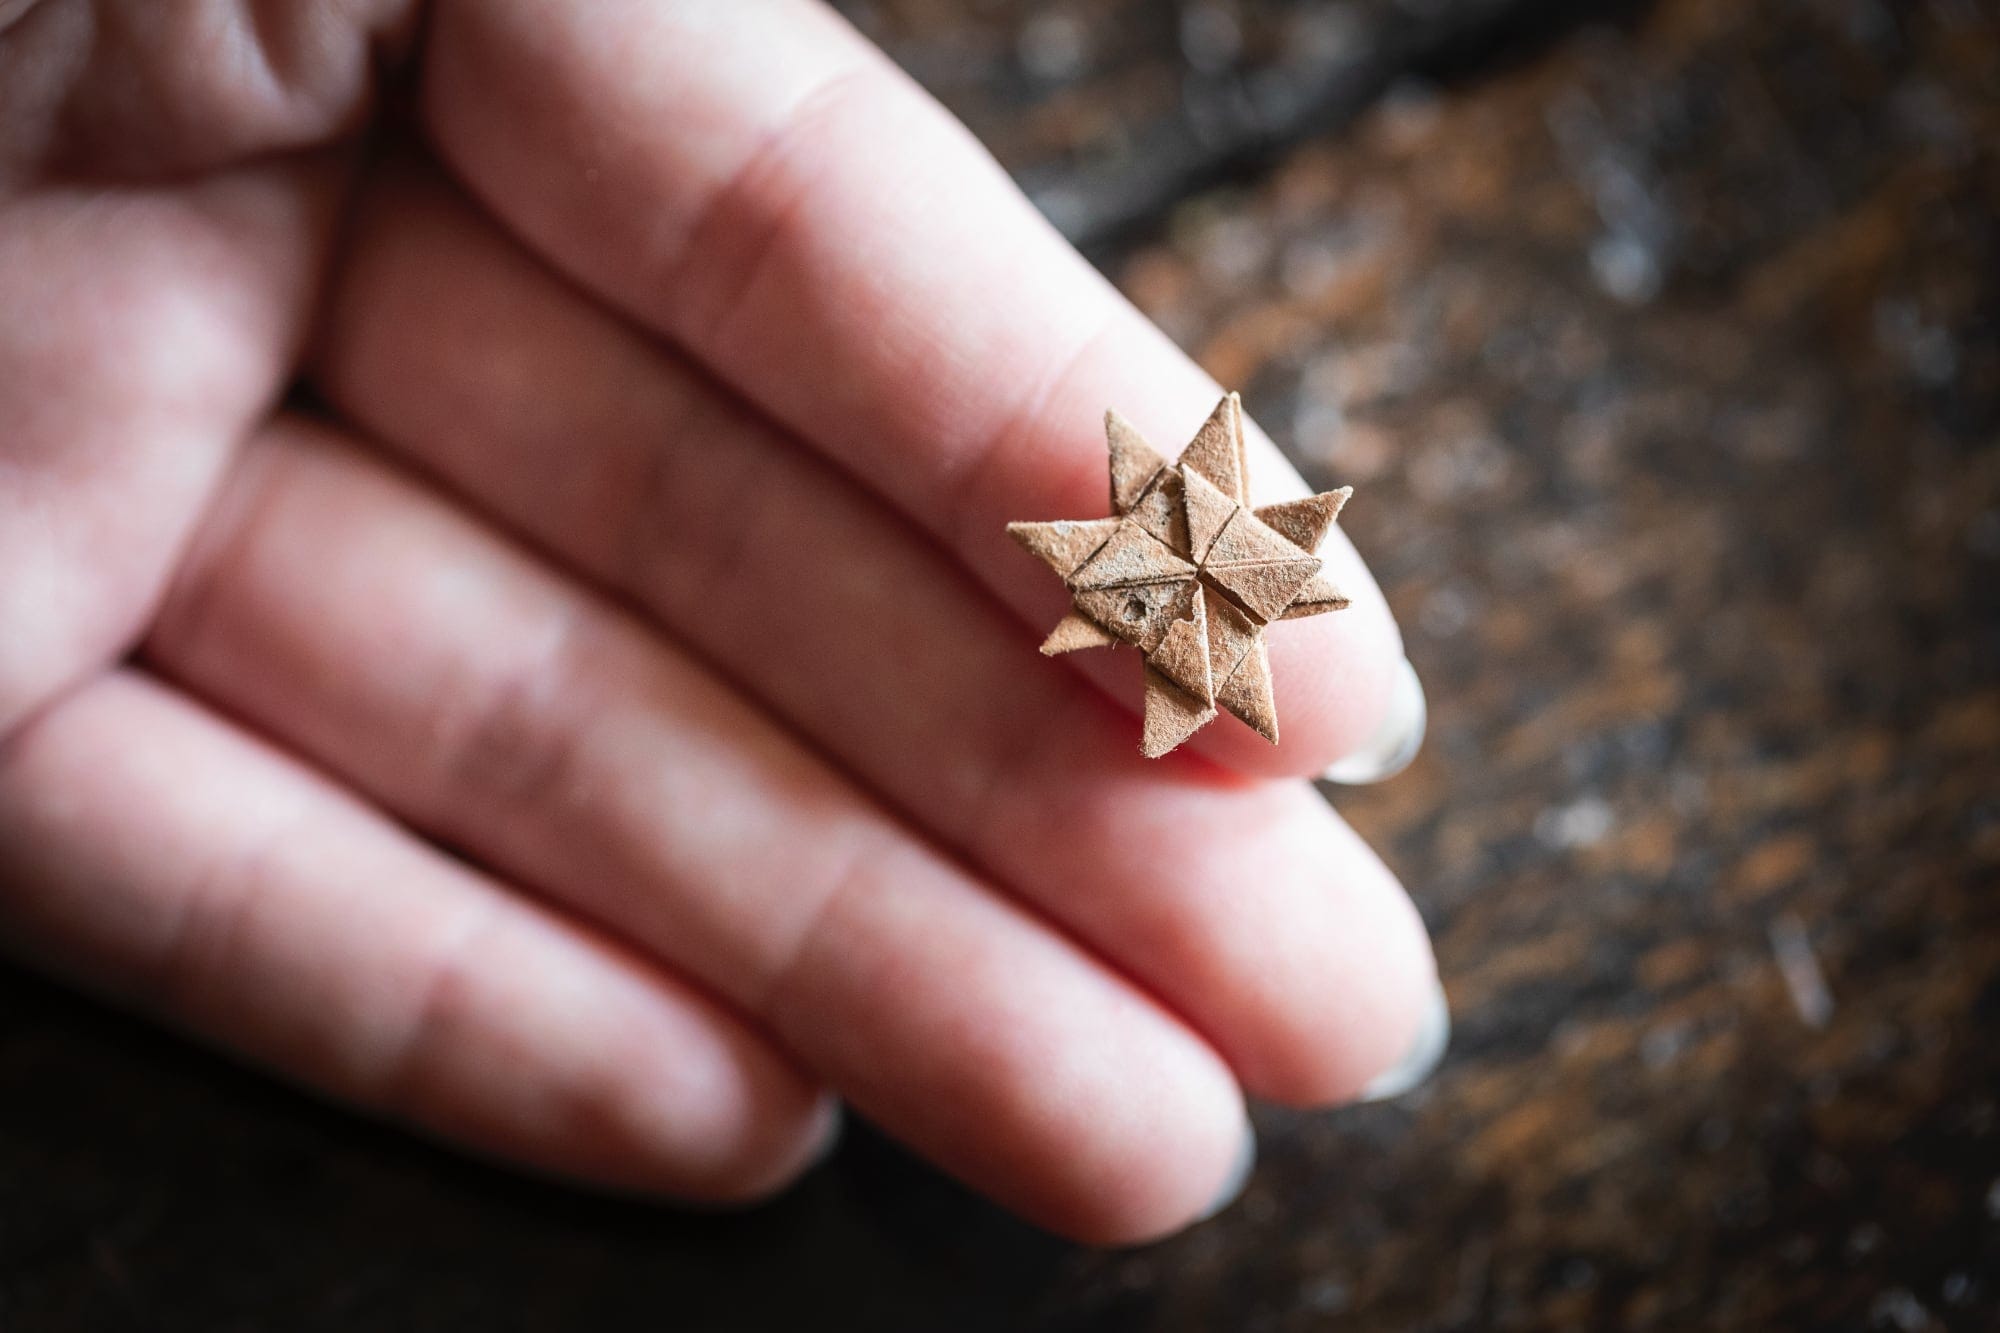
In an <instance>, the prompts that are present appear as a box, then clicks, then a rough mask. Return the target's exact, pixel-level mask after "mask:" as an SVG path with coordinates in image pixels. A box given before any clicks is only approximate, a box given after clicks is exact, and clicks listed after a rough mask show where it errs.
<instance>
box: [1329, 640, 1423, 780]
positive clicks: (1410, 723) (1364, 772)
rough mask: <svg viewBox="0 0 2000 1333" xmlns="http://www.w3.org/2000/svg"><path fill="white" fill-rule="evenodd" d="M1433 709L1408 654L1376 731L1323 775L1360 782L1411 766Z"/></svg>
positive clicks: (1389, 776)
mask: <svg viewBox="0 0 2000 1333" xmlns="http://www.w3.org/2000/svg"><path fill="white" fill-rule="evenodd" d="M1429 718H1430V709H1429V708H1428V707H1427V706H1426V705H1425V703H1424V686H1423V682H1422V681H1420V680H1418V679H1417V669H1416V668H1415V667H1413V666H1411V665H1410V659H1409V658H1407V657H1406V658H1404V659H1403V661H1402V663H1401V665H1399V666H1398V667H1397V668H1396V682H1395V684H1394V685H1393V686H1391V687H1390V690H1389V711H1388V712H1387V713H1386V714H1384V715H1383V718H1382V725H1381V726H1379V727H1377V728H1376V729H1375V734H1374V735H1373V736H1371V737H1370V738H1369V739H1368V743H1367V744H1366V745H1363V746H1362V747H1361V748H1360V749H1359V750H1356V751H1355V752H1354V753H1353V754H1350V755H1347V756H1346V757H1345V758H1342V759H1340V760H1339V761H1337V762H1336V763H1335V764H1334V765H1333V766H1332V767H1331V768H1329V769H1327V770H1326V772H1325V773H1323V774H1321V775H1320V776H1321V777H1322V778H1323V779H1324V780H1325V781H1327V782H1339V783H1343V784H1345V785H1347V786H1358V785H1359V784H1361V783H1364V782H1380V781H1382V779H1384V778H1392V777H1394V776H1396V774H1398V773H1400V772H1402V771H1403V770H1404V769H1406V768H1408V767H1409V766H1410V761H1411V760H1412V759H1415V758H1416V757H1417V751H1418V750H1421V749H1422V748H1423V746H1424V727H1425V725H1426V724H1427V723H1428V721H1429Z"/></svg>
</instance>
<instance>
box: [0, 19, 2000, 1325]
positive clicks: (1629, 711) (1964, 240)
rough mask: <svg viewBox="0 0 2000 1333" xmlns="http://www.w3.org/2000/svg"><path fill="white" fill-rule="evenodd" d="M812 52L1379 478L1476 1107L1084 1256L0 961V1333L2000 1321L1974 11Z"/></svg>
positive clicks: (1990, 484) (1988, 342)
mask: <svg viewBox="0 0 2000 1333" xmlns="http://www.w3.org/2000/svg"><path fill="white" fill-rule="evenodd" d="M841 7H842V8H843V9H844V10H846V11H847V12H848V13H849V15H850V16H851V17H852V18H853V19H854V20H855V22H856V23H857V24H858V25H859V26H860V27H861V28H862V29H863V30H864V31H866V32H868V33H869V34H870V35H871V36H873V37H874V38H875V39H876V40H878V41H880V42H881V43H882V44H883V45H884V46H885V47H886V48H887V49H888V50H889V51H890V53H891V54H892V55H893V56H895V58H896V59H898V60H899V61H900V62H902V63H903V64H904V65H905V66H907V67H908V68H909V69H910V71H911V72H912V73H913V74H915V75H916V76H917V77H918V78H919V79H921V80H922V81H923V82H924V83H925V84H927V85H928V86H929V87H931V88H932V89H933V90H934V91H935V92H936V93H937V94H938V95H939V96H940V97H941V98H942V99H943V100H944V101H946V102H947V103H948V104H949V105H950V106H951V107H952V108H953V109H954V110H955V111H956V112H958V113H959V114H960V115H961V116H962V117H964V118H965V119H966V121H967V122H968V123H969V124H970V125H971V126H972V128H973V129H974V130H975V132H977V133H978V134H979V135H980V137H981V138H982V139H984V140H985V141H986V142H987V143H988V144H989V145H990V146H991V147H992V148H993V150H994V152H995V153H996V154H997V155H998V156H999V157H1000V158H1001V160H1002V161H1003V162H1004V163H1005V164H1006V165H1007V166H1008V168H1009V169H1010V170H1012V171H1013V172H1015V173H1016V175H1017V176H1018V178H1019V179H1020V180H1021V182H1022V184H1023V185H1024V186H1025V187H1026V188H1027V189H1028V190H1029V192H1030V193H1031V194H1032V196H1033V197H1034V198H1035V200H1036V201H1037V203H1038V204H1039V205H1040V206H1041V207H1042V208H1043V209H1044V211H1046V212H1047V213H1048V214H1049V216H1050V217H1051V218H1052V219H1053V220H1054V221H1055V222H1056V223H1057V225H1058V226H1060V227H1061V228H1062V229H1063V230H1064V231H1065V232H1066V233H1068V234H1069V235H1070V236H1071V237H1072V239H1074V240H1075V241H1076V242H1077V243H1078V244H1079V245H1081V246H1082V247H1083V248H1084V249H1085V250H1086V252H1087V253H1088V254H1090V256H1091V257H1092V258H1093V259H1094V260H1095V261H1096V262H1098V263H1099V264H1100V265H1101V266H1102V267H1103V268H1104V269H1105V270H1106V271H1107V272H1108V273H1110V274H1111V275H1112V276H1113V277H1114V278H1115V279H1116V281H1117V282H1118V283H1119V284H1120V285H1121V286H1122V287H1123V288H1124V289H1125V290H1126V291H1127V292H1128V293H1130V294H1131V296H1132V297H1133V299H1134V300H1135V301H1137V302H1138V303H1139V305H1141V306H1142V307H1143V308H1144V309H1145V310H1146V311H1147V312H1148V313H1149V314H1150V315H1152V317H1153V318H1155V319H1156V320H1158V321H1159V322H1160V323H1161V324H1162V325H1164V326H1165V327H1166V329H1167V330H1168V331H1169V332H1170V333H1171V334H1173V336H1175V337H1176V338H1177V339H1179V340H1180V341H1181V342H1182V343H1183V344H1184V345H1185V346H1186V347H1188V348H1189V349H1190V350H1191V351H1192V352H1193V353H1194V354H1195V355H1196V356H1197V357H1198V358H1199V359H1200V360H1201V361H1202V362H1203V363H1204V364H1205V365H1206V366H1207V367H1208V368H1209V369H1210V370H1211V371H1212V372H1213V373H1214V374H1215V375H1216V376H1217V378H1219V379H1220V380H1221V381H1222V382H1223V383H1225V384H1228V385H1232V386H1236V387H1238V388H1240V389H1242V390H1243V392H1244V395H1245V398H1246V401H1247V403H1248V404H1249V406H1250V408H1251V410H1252V411H1253V414H1254V415H1256V416H1257V417H1258V419H1259V420H1260V421H1261V422H1262V424H1263V425H1264V426H1265V427H1266V428H1267V430H1269V431H1270V433H1271V434H1272V435H1274V436H1275V437H1277V438H1278V440H1279V441H1280V442H1281V443H1282V444H1284V446H1285V447H1286V448H1287V449H1289V450H1290V451H1292V453H1293V455H1294V457H1295V458H1296V459H1297V461H1298V462H1299V464H1300V466H1301V468H1302V469H1303V470H1304V471H1305V472H1306V473H1307V475H1308V477H1309V479H1311V480H1313V481H1314V482H1316V483H1319V484H1322V485H1333V484H1345V483H1351V484H1353V485H1354V486H1356V487H1357V489H1358V492H1359V494H1358V495H1357V498H1356V500H1355V502H1354V503H1353V504H1352V505H1351V506H1350V508H1349V510H1348V512H1347V514H1346V515H1345V516H1343V519H1342V522H1343V525H1344V526H1346V527H1347V529H1348V530H1349V531H1350V532H1351V533H1352V534H1353V536H1354V538H1355V540H1356V541H1357V543H1358V544H1359V545H1360V547H1361V549H1362V550H1363V552H1364V553H1366V555H1367V556H1368V557H1369V559H1370V560H1371V562H1372V563H1373V565H1374V568H1375V570H1376V572H1377V573H1378V575H1379V576H1380V578H1381V580H1382V582H1383V584H1384V586H1385V588H1386V590H1387V592H1388V595H1389V597H1390V600H1391V601H1392V602H1393V604H1394V605H1395V606H1396V608H1397V610H1398V612H1399V614H1400V615H1401V617H1402V621H1403V624H1404V626H1405V628H1406V633H1407V635H1408V639H1409V652H1410V656H1411V658H1412V659H1413V660H1414V661H1415V662H1416V664H1417V666H1418V669H1419V670H1420V672H1421V673H1422V674H1423V676H1424V678H1425V680H1426V682H1427V684H1428V685H1429V688H1430V692H1431V703H1432V724H1431V739H1430V743H1429V745H1428V747H1427V749H1426V751H1425V753H1424V755H1423V757H1422V758H1421V759H1419V761H1418V762H1417V764H1416V766H1415V767H1414V768H1413V769H1411V770H1410V772H1409V773H1407V774H1406V775H1405V776H1403V777H1402V778H1400V779H1398V780H1396V781H1395V782H1393V783H1391V784H1389V785H1388V786H1386V787H1383V788H1379V789H1370V790H1358V791H1341V792H1336V793H1334V794H1333V796H1334V799H1335V801H1336V802H1337V803H1338V804H1339V805H1340V807H1341V808H1342V809H1343V810H1344V811H1345V812H1346V813H1347V814H1348V816H1349V817H1350V818H1351V819H1352V820H1353V821H1354V822H1355V823H1356V824H1357V825H1358V826H1359V827H1360V828H1361V829H1362V830H1363V831H1364V832H1365V833H1367V834H1368V835H1369V836H1370V837H1371V838H1373V839H1374V840H1375V841H1376V842H1377V844H1378V846H1381V847H1382V848H1384V850H1385V852H1386V854H1387V855H1388V857H1389V859H1390V860H1391V862H1392V863H1393V864H1394V865H1395V866H1396V868H1397V869H1398V871H1399V872H1400V873H1401V874H1402V876H1403V878H1404V880H1405V881H1406V882H1407V883H1408V884H1409V885H1410V886H1411V887H1412V890H1413V892H1414V893H1415V895H1416V897H1417V899H1418V901H1419V903H1420V905H1421V906H1422V908H1423V910H1424V913H1425V915H1426V916H1427V918H1428V919H1429V921H1430V922H1431V925H1432V927H1433V929H1434V930H1435V932H1436V934H1437V938H1438V947H1439V955H1440V959H1441V963H1442V967H1443V971H1444V976H1445V980H1446V984H1447V987H1448V989H1449V991H1450V993H1451V997H1452V1000H1453V1005H1454V1008H1455V1010H1456V1012H1457V1022H1458V1029H1457V1034H1456V1039H1455V1042H1454V1045H1453V1048H1452V1052H1451V1055H1450V1057H1449V1059H1448V1061H1447V1063H1446V1065H1445V1067H1444V1068H1443V1070H1442V1071H1441V1072H1440V1074H1439V1076H1438V1077H1437V1078H1436V1079H1435V1080H1434V1081H1433V1082H1432V1083H1431V1084H1430V1085H1429V1086H1428V1087H1426V1088H1425V1089H1423V1090H1422V1091H1420V1092H1418V1093H1416V1094H1414V1095H1412V1096H1410V1097H1408V1098H1406V1099H1404V1100H1403V1101H1401V1102H1398V1103H1396V1104H1393V1105H1387V1106H1376V1107H1368V1108H1361V1109H1355V1110H1351V1111H1345V1112H1341V1113H1337V1114H1332V1115H1313V1116H1306V1115H1293V1114H1285V1113H1277V1112H1260V1115H1259V1128H1260V1130H1261V1131H1262V1136H1263V1158H1262V1162H1261V1164H1260V1166H1259V1168H1258V1171H1257V1174H1256V1177H1255V1179H1254V1181H1253V1183H1252V1185H1251V1187H1250V1189H1249V1191H1248V1193H1247V1194H1246V1196H1245V1197H1244V1199H1243V1201H1242V1202H1241V1203H1239V1204H1238V1205H1237V1206H1236V1207H1235V1208H1234V1209H1233V1210H1232V1211H1230V1212H1229V1213H1227V1214H1225V1215H1224V1216H1223V1217H1221V1218H1220V1219H1218V1220H1216V1221H1214V1222H1212V1223H1209V1224H1207V1225H1205V1226H1203V1227H1200V1228H1198V1229H1196V1230H1195V1231H1193V1232H1191V1233H1189V1234H1187V1235H1185V1236H1182V1237H1180V1238H1178V1239H1176V1240H1173V1241H1171V1242H1169V1243H1167V1244H1164V1245H1161V1246H1157V1247H1153V1248H1150V1249H1145V1250H1137V1251H1130V1252H1122V1253H1107V1252H1098V1251H1089V1250H1083V1249H1078V1248H1074V1247H1070V1246H1066V1245H1063V1244H1061V1243H1058V1242H1056V1241H1054V1240H1051V1239H1049V1238H1047V1237H1045V1236H1042V1235H1040V1234H1039V1233H1036V1232H1033V1231H1031V1230H1029V1229H1028V1228H1026V1227H1024V1226H1022V1225H1020V1224H1017V1223H1014V1222H1012V1221H1010V1220H1009V1219H1007V1218H1006V1217H1004V1216H1002V1215H1001V1214H999V1213H998V1212H996V1211H995V1210H993V1209H991V1208H989V1207H987V1206H986V1205H984V1204H982V1203H980V1202H979V1201H977V1200H974V1199H972V1198H970V1197H968V1196H967V1195H965V1194H964V1193H962V1192H961V1191H959V1190H957V1189H956V1188H955V1187H954V1186H952V1185H950V1184H948V1183H946V1182H944V1181H942V1180H940V1179H939V1178H937V1177H936V1176H934V1175H932V1174H931V1173H929V1172H928V1171H927V1170H926V1169H924V1168H923V1167H921V1166H919V1165H917V1164H915V1163H914V1162H912V1161H911V1160H909V1159H908V1158H906V1157H904V1156H903V1155H902V1154H901V1153H900V1152H899V1151H898V1150H897V1149H895V1148H893V1147H892V1146H890V1145H888V1144H885V1143H883V1142H882V1141H880V1140H878V1139H875V1138H872V1137H871V1136H870V1135H869V1134H868V1133H867V1132H866V1131H865V1130H859V1129H857V1131H856V1132H855V1133H854V1134H853V1135H852V1137H851V1139H850V1141H849V1143H848V1144H847V1145H846V1147H845V1148H844V1149H843V1150H842V1152H841V1153H840V1154H839V1155H838V1156H837V1157H836V1158H835V1159H834V1160H833V1161H832V1162H831V1163H830V1164H829V1165H827V1166H826V1167H824V1168H822V1169H820V1170H819V1171H818V1172H816V1173H815V1174H814V1175H813V1176H812V1177H811V1178H810V1179H809V1180H808V1181H807V1183H806V1184H805V1185H804V1186H803V1187H802V1188H801V1189H800V1190H799V1191H797V1192H796V1193H795V1194H793V1195H791V1196H788V1197H787V1198H786V1199H784V1200H783V1201H781V1202H780V1203H778V1204H776V1205H774V1206H772V1207H769V1208H766V1209H764V1210H761V1211H759V1212H757V1213H754V1214H751V1215H748V1216H731V1217H720V1218H708V1217H690V1216H688V1215H685V1214H680V1213H676V1212H673V1211H670V1210H665V1209H658V1208H650V1207H644V1206H640V1205H636V1204H630V1203H615V1202H608V1201H604V1200H600V1199H594V1198H589V1197H585V1196H582V1195H578V1194H574V1193H571V1192H568V1191H565V1190H562V1189H558V1188H554V1187H550V1186H543V1185H538V1184H534V1183H531V1182H526V1181H523V1180H520V1179H518V1178H515V1177H512V1176H509V1175H506V1174H504V1173H502V1172H498V1171H491V1170H487V1169H485V1168H483V1167H480V1166H477V1165H474V1164H471V1163H468V1162H466V1161H464V1160H462V1159H459V1158H456V1157H454V1156H451V1155H449V1154H446V1153H443V1152H439V1151H435V1150H433V1149H431V1148H428V1147H426V1146H424V1145H422V1144H420V1143H417V1142H414V1141H412V1140H410V1139H408V1138H405V1137H404V1136H402V1135H400V1134H397V1133H395V1132H392V1131H388V1130H384V1129H380V1128H377V1127H373V1126H370V1125H368V1124H365V1123H362V1122H360V1121H358V1120H355V1119H352V1118H349V1117H347V1116H344V1115H342V1114H340V1113H338V1112H335V1111H331V1110H329V1109H326V1108H324V1107H322V1106H320V1105H319V1104H318V1103H315V1102H313V1101H310V1100H309V1099H306V1098H304V1097H301V1096H297V1095H294V1094H292V1093H289V1092H287V1091H285V1090H283V1089H281V1088H278V1087H275V1086H273V1085H271V1084H270V1083H268V1082H266V1081H265V1080H263V1079H262V1078H260V1077H257V1076H255V1075H252V1074H248V1073H245V1072H242V1071H239V1070H238V1069H236V1068H235V1067H233V1066H231V1065H229V1064H227V1063H226V1062H224V1061H222V1060H220V1059H217V1058H215V1057H212V1056H209V1055H207V1054H205V1053H203V1052H202V1051H200V1050H198V1049H196V1048H194V1047H192V1046H189V1045H186V1044H184V1043H182V1042H180V1041H178V1040H176V1039H174V1038H171V1037H168V1036H165V1035H162V1034H160V1033H157V1032H155V1031H154V1030H152V1029H151V1028H149V1027H147V1026H145V1025H143V1024H141V1023H138V1022H136V1021H131V1020H127V1019H125V1018H122V1017H119V1016H117V1015H114V1014H112V1013H110V1012H109V1011H106V1010H102V1009H99V1008H97V1007H95V1006H93V1005H92V1004H90V1003H88V1002H86V1001H83V1000H80V999H77V998H75V997H72V996H70V995H69V994H67V993H65V992H63V991H61V990H59V989H57V988H54V987H52V986H49V985H47V984H46V983H43V982H40V981H38V980H35V979H32V978H29V977H27V976H25V975H21V974H18V973H14V972H11V971H0V1108H4V1109H0V1329H24V1330H26V1329H71V1328H75V1329H116V1328H126V1327H135V1328H136V1327H144V1328H187V1329H204V1330H211V1329H232V1328H246V1329H247V1328H285V1329H296V1330H312V1329H351V1328H356V1327H367V1328H404V1327H409V1328H425V1329H446V1328H451V1329H456V1328H480V1329H509V1328H593V1329H603V1328H642V1327H643V1328H653V1327H676V1328H700V1329H707V1328H716V1329H751V1330H755V1329H765V1328H769V1329H779V1328H783V1329H795V1328H800V1327H849V1326H852V1327H858V1328H869V1329H884V1330H900V1329H910V1330H918V1329H925V1330H929V1329H944V1328H949V1329H955V1330H976V1329H987V1328H992V1329H1013V1328H1047V1329H1057V1330H1068V1329H1075V1330H1084V1329H1089V1330H1100V1329H1104V1330H1119V1329H1135V1330H1136V1329H1160V1330H1217V1329H1224V1330H1241V1331H1242V1333H1266V1331H1274V1333H1275V1331H1278V1330H1296V1329H1320V1328H1341V1329H1395V1330H1418V1329H1424V1330H1429V1329H1436V1330H1447V1329H1464V1330H1472V1329H1535V1328H1580V1327H1621V1328H1641V1329H1644V1328H1692V1327H1700V1328H1755V1329H1772V1328H1809V1329H1890V1330H1902V1331H1904V1333H1914V1331H1915V1330H1926V1329H1951V1328H1968V1329H1971V1328H1980V1329H1991V1328H1996V1327H2000V160H1996V159H2000V12H1996V7H1995V6H1993V5H1992V4H1990V3H1987V0H1761V2H1760V3H1750V2H1746V0H1655V2H1654V3H1598V4H1589V3H1584V2H1583V0H1182V2H1181V3H1174V2H1173V0H1074V2H1073V3H1057V2H1056V0H851V2H849V3H844V4H843V5H842V6H841ZM385 1242H386V1243H385Z"/></svg>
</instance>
